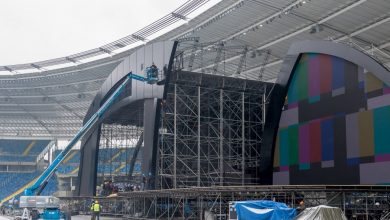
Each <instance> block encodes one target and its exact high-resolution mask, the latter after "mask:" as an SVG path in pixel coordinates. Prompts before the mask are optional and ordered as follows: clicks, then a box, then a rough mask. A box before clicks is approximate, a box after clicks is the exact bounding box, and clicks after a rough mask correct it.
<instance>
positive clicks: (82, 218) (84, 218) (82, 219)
mask: <svg viewBox="0 0 390 220" xmlns="http://www.w3.org/2000/svg"><path fill="white" fill-rule="evenodd" d="M110 219H113V220H114V219H121V218H113V217H103V216H100V220H110ZM0 220H2V219H0ZM72 220H91V216H89V215H76V216H72Z"/></svg>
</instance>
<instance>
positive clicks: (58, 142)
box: [0, 0, 390, 220]
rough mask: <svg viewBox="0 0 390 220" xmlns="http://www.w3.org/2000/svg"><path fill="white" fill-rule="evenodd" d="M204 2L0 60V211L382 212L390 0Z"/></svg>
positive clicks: (214, 215)
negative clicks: (119, 32)
mask: <svg viewBox="0 0 390 220" xmlns="http://www.w3.org/2000/svg"><path fill="white" fill-rule="evenodd" d="M207 3H209V0H188V1H187V2H185V3H184V4H183V5H181V6H180V7H178V8H177V9H175V10H174V11H172V12H171V13H169V14H167V15H166V16H164V17H161V18H160V19H158V20H156V21H154V22H153V23H151V24H150V25H147V26H145V27H143V28H141V29H139V30H138V31H136V32H134V33H129V35H128V36H125V37H123V38H120V39H118V40H116V41H113V42H111V43H108V44H105V45H102V46H100V47H98V48H93V49H90V50H87V51H83V52H80V53H76V54H71V55H68V56H65V57H58V58H53V59H49V60H44V61H39V62H34V63H24V64H11V65H4V66H0V73H1V74H0V124H1V126H0V177H1V178H0V186H1V187H0V199H1V213H0V219H2V218H3V217H4V218H5V219H38V218H37V217H36V216H34V213H35V212H37V211H35V212H34V211H31V210H32V209H35V208H36V209H37V210H38V212H44V213H46V211H43V210H61V213H66V215H65V216H66V217H65V218H62V217H61V218H57V219H71V218H72V219H89V218H90V216H89V215H90V212H91V204H92V202H93V201H94V200H99V202H100V204H102V210H100V211H99V212H101V214H100V215H101V218H102V219H221V220H222V219H226V220H228V219H231V220H233V219H253V218H252V217H251V214H253V213H257V214H259V212H256V211H253V213H247V212H249V211H246V212H244V211H243V208H242V207H241V206H239V204H241V202H242V203H243V204H244V205H243V207H245V205H248V206H247V207H252V208H253V209H255V208H258V207H257V206H256V207H255V206H253V205H254V204H255V203H253V204H252V203H251V202H253V201H273V202H276V203H278V204H279V203H283V204H284V205H285V206H286V209H287V208H288V209H292V210H293V211H294V213H295V214H297V213H296V210H297V212H300V213H305V210H303V211H302V209H304V208H306V210H309V208H310V207H322V205H324V206H327V207H333V208H337V210H340V213H342V215H343V216H344V219H367V220H368V219H390V194H389V192H390V188H389V186H388V185H389V183H390V174H389V172H388V169H390V136H389V135H388V132H389V131H390V1H387V0H327V1H325V0H272V1H271V0H222V1H216V3H214V4H213V5H211V6H208V8H206V9H205V8H204V6H205V5H206V4H207ZM194 14H196V16H192V15H194ZM190 18H191V19H190ZM162 31H163V32H162ZM24 196H30V197H31V196H32V197H31V198H34V199H33V200H34V202H32V201H33V200H32V199H31V200H29V199H28V198H30V197H24ZM35 196H38V197H39V196H46V197H44V198H48V199H49V198H50V199H54V200H55V202H56V204H55V205H53V204H54V203H53V204H51V205H42V206H39V204H38V200H39V199H38V197H35ZM26 198H27V199H26ZM23 199H26V200H23ZM47 201H48V200H47ZM245 202H247V203H248V204H247V203H245ZM32 203H34V204H32ZM256 204H257V203H256ZM36 206H39V207H36ZM268 208H269V207H268ZM26 210H28V211H26ZM318 210H320V211H319V212H321V210H322V209H321V208H319V209H318ZM275 212H276V211H275ZM243 213H244V214H243ZM244 215H245V216H246V217H242V216H244ZM299 215H301V214H299ZM39 219H53V218H44V217H40V218H39ZM258 219H280V218H276V217H273V218H271V217H269V218H260V217H259V218H258ZM287 219H294V218H293V217H291V218H287ZM300 219H315V218H310V217H307V218H304V217H303V218H300ZM322 219H339V218H326V217H323V218H322ZM340 219H343V218H341V217H340Z"/></svg>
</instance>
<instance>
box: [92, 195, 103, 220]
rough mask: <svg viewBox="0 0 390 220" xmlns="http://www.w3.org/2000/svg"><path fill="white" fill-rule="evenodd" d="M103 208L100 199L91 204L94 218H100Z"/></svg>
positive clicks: (93, 219)
mask: <svg viewBox="0 0 390 220" xmlns="http://www.w3.org/2000/svg"><path fill="white" fill-rule="evenodd" d="M101 210H102V206H101V205H100V204H99V201H98V200H96V201H95V202H94V203H92V205H91V213H92V220H99V216H100V211H101Z"/></svg>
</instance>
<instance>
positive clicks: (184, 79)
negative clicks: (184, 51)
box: [158, 71, 267, 189]
mask: <svg viewBox="0 0 390 220" xmlns="http://www.w3.org/2000/svg"><path fill="white" fill-rule="evenodd" d="M264 85H265V84H264V83H262V82H258V81H249V80H243V79H232V78H227V77H220V76H212V75H206V74H201V73H192V72H184V71H175V72H174V73H173V74H172V76H171V80H170V82H169V84H168V87H167V88H166V89H167V97H166V99H165V100H164V101H163V108H162V113H161V114H162V122H161V125H162V127H161V129H160V141H159V153H160V157H159V158H160V160H159V163H158V164H159V169H158V177H159V180H160V185H159V186H160V188H174V189H175V188H185V187H193V186H197V187H205V186H223V185H227V186H230V185H247V184H257V183H258V182H257V181H258V179H259V177H258V168H259V167H258V166H259V160H260V154H259V148H260V145H261V141H262V139H261V135H262V130H263V124H264V120H263V119H264V115H265V112H264V109H265V108H264V105H265V103H264V100H265V95H266V91H265V90H266V88H267V87H266V86H264Z"/></svg>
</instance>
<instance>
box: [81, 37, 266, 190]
mask: <svg viewBox="0 0 390 220" xmlns="http://www.w3.org/2000/svg"><path fill="white" fill-rule="evenodd" d="M235 55H240V56H241V59H240V61H239V62H238V63H236V64H229V65H225V62H224V60H225V59H228V58H229V57H231V56H235ZM269 55H270V53H269V51H268V52H267V51H257V50H254V48H250V47H249V46H247V45H242V46H229V45H225V44H224V43H222V42H211V43H200V42H199V38H188V39H187V38H186V39H181V40H180V41H179V42H159V43H152V44H150V45H146V46H143V47H141V48H139V49H138V50H137V51H136V52H135V53H133V54H131V55H130V56H129V57H127V58H126V59H124V60H123V61H122V63H120V64H119V66H118V67H117V68H116V69H115V70H114V71H113V72H112V74H111V75H110V77H109V78H108V79H107V81H106V82H105V83H104V84H103V87H102V91H101V92H100V93H98V95H97V96H96V97H95V100H94V102H93V103H92V105H91V107H90V110H89V112H88V114H87V117H86V119H88V115H91V114H92V113H93V112H94V111H95V109H96V108H98V106H99V105H100V104H99V103H101V102H102V101H104V99H105V97H107V96H108V95H109V94H110V92H111V91H113V89H115V87H116V85H118V84H119V83H120V82H121V80H122V78H123V76H124V75H125V74H126V73H128V72H130V71H133V72H135V73H143V71H144V70H145V68H146V67H148V66H150V65H151V64H152V63H155V64H156V65H157V67H158V68H159V69H160V79H161V81H160V82H159V83H158V85H153V86H151V85H146V84H142V83H140V82H136V81H133V82H132V84H131V85H130V86H129V87H128V88H127V89H126V92H125V94H124V95H123V96H122V97H121V98H120V100H119V101H118V103H116V104H114V107H113V109H112V110H110V112H108V114H107V117H106V118H105V119H104V120H102V122H103V127H104V129H103V130H102V126H99V127H97V128H95V130H94V131H93V132H91V134H88V135H86V137H84V139H83V143H82V148H81V152H82V155H81V157H82V159H81V165H80V171H79V176H80V177H81V178H80V183H79V188H78V189H79V191H78V194H79V195H84V196H91V195H93V194H94V193H95V190H94V189H95V187H96V177H97V174H96V173H97V172H96V171H97V167H99V169H100V170H101V171H102V170H103V172H102V173H103V174H102V176H104V177H106V179H109V178H110V177H111V178H112V176H113V175H112V174H113V173H115V172H114V171H118V170H120V169H119V167H120V166H125V167H124V168H126V167H127V166H129V174H130V173H131V172H132V171H131V169H134V165H131V163H133V162H132V160H131V159H130V160H129V158H126V160H125V161H126V163H127V165H126V164H117V163H116V162H114V163H113V161H110V159H107V157H116V155H117V154H118V153H117V151H118V150H119V151H120V148H136V146H139V147H141V146H143V147H142V150H141V151H140V152H142V153H140V154H142V155H136V154H135V155H131V157H134V158H138V159H139V161H141V163H142V165H141V173H140V174H141V175H144V176H145V177H146V178H147V186H146V187H147V188H148V189H155V188H185V187H193V186H216V185H218V186H223V185H248V184H258V183H259V160H260V154H259V152H260V146H261V143H262V138H261V136H262V131H263V127H264V118H265V114H266V112H265V105H266V103H267V102H268V99H269V97H270V96H269V94H270V91H272V86H273V84H270V83H265V82H262V72H263V70H262V69H261V68H260V70H259V77H258V80H248V79H245V78H242V77H240V73H241V70H242V69H243V68H244V66H245V65H246V60H247V59H257V60H258V63H259V64H260V65H263V64H265V63H266V60H267V57H269ZM210 63H214V64H213V68H212V69H210V68H204V67H205V66H210ZM195 71H196V72H195ZM126 129H130V130H132V131H129V132H128V131H126ZM125 133H126V135H127V137H126V138H130V139H132V140H133V141H129V140H127V141H126V140H123V139H122V138H123V137H124V136H126V135H125ZM134 140H139V141H138V142H139V144H138V142H137V143H135V141H134ZM119 142H121V143H119ZM118 143H119V144H120V145H122V146H120V147H118V146H114V145H118ZM99 149H102V150H101V154H100V156H99ZM134 152H137V151H134ZM103 153H104V154H106V155H103ZM98 158H100V159H98ZM133 161H134V160H133ZM118 166H119V167H118ZM122 168H123V167H122ZM127 176H128V177H129V175H127Z"/></svg>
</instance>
